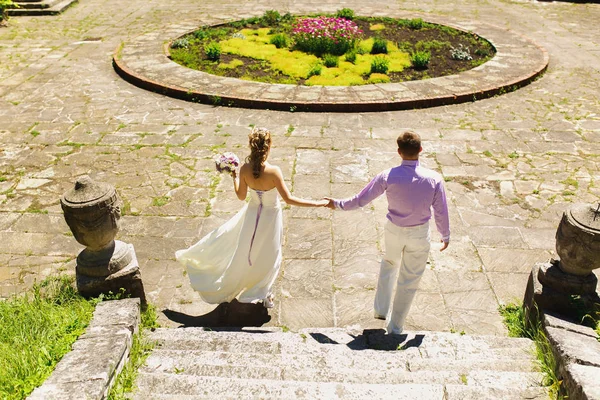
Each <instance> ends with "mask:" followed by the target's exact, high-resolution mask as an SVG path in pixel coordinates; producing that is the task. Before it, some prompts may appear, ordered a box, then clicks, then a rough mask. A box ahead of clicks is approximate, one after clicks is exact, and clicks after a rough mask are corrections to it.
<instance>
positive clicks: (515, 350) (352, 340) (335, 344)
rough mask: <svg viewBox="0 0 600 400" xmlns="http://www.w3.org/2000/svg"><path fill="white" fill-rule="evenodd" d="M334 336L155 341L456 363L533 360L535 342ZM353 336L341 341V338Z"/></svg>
mask: <svg viewBox="0 0 600 400" xmlns="http://www.w3.org/2000/svg"><path fill="white" fill-rule="evenodd" d="M334 333H336V334H337V337H335V336H336V335H334V334H333V333H327V334H324V333H315V332H307V331H301V332H299V333H292V332H280V331H268V332H264V333H256V332H252V331H237V332H219V331H204V330H202V329H199V328H184V329H157V330H156V331H155V332H152V333H151V334H150V339H151V340H155V341H157V342H158V344H159V345H160V347H161V348H162V349H170V350H202V351H222V352H230V353H259V354H298V353H303V354H306V353H313V352H322V351H324V349H328V350H326V351H329V352H333V351H337V352H341V353H343V352H346V353H348V354H350V353H355V352H353V351H352V350H361V351H363V352H367V353H369V352H371V353H380V351H378V350H396V349H397V348H398V347H400V348H402V349H403V350H402V352H403V353H408V355H413V354H415V355H420V356H421V357H422V358H434V357H445V358H455V359H469V358H481V355H482V354H485V355H486V357H487V358H514V359H530V358H531V354H532V351H533V342H532V341H531V340H529V339H520V338H505V337H496V336H466V335H465V336H461V335H458V334H451V333H439V332H410V333H407V334H406V335H403V336H401V337H400V338H399V339H398V338H394V337H390V336H388V335H382V334H373V335H348V334H347V333H345V332H344V330H343V329H337V331H334ZM343 335H345V336H347V338H346V339H344V340H342V339H340V336H343Z"/></svg>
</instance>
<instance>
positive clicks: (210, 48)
mask: <svg viewBox="0 0 600 400" xmlns="http://www.w3.org/2000/svg"><path fill="white" fill-rule="evenodd" d="M204 52H205V53H206V58H208V59H209V60H211V61H218V60H219V59H220V58H221V45H220V44H219V43H217V42H210V43H209V44H207V45H206V46H204Z"/></svg>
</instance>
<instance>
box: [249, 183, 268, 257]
mask: <svg viewBox="0 0 600 400" xmlns="http://www.w3.org/2000/svg"><path fill="white" fill-rule="evenodd" d="M255 192H256V194H257V195H258V201H260V203H259V204H258V211H257V212H256V222H255V223H254V232H252V239H250V249H249V250H248V264H250V266H252V260H251V259H250V255H251V254H252V245H253V244H254V237H255V236H256V229H258V221H259V220H260V214H261V212H262V208H263V202H262V196H263V193H264V191H262V190H255Z"/></svg>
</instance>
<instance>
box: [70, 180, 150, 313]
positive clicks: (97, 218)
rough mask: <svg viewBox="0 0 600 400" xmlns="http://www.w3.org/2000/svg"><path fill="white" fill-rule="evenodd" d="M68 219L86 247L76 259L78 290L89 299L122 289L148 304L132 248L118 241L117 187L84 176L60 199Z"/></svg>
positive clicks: (72, 229) (74, 232)
mask: <svg viewBox="0 0 600 400" xmlns="http://www.w3.org/2000/svg"><path fill="white" fill-rule="evenodd" d="M60 203H61V206H62V209H63V212H64V216H65V220H66V221H67V224H68V225H69V228H71V232H73V236H75V239H76V240H77V241H78V242H79V243H80V244H82V245H84V246H86V248H85V249H84V250H82V251H81V253H79V255H78V256H77V265H76V267H75V273H76V280H77V289H78V290H79V293H81V295H83V296H86V297H94V296H98V295H100V294H101V293H104V294H108V292H113V293H115V294H116V293H119V292H120V290H121V288H123V289H125V293H126V294H128V295H130V296H131V297H139V298H140V300H141V303H142V305H145V304H146V296H145V293H144V286H143V284H142V278H141V275H140V268H139V265H138V262H137V258H136V255H135V250H134V249H133V245H131V244H127V243H124V242H121V241H120V240H115V236H116V234H117V232H118V231H119V219H120V218H121V210H120V209H119V203H120V199H119V196H118V195H117V192H116V190H115V188H114V187H113V186H111V185H109V184H107V183H102V182H95V181H93V180H92V179H91V178H90V177H89V176H87V175H84V176H82V177H80V178H78V179H77V182H76V183H75V187H74V188H73V189H72V190H70V191H68V192H67V193H65V194H64V195H63V196H62V198H61V199H60Z"/></svg>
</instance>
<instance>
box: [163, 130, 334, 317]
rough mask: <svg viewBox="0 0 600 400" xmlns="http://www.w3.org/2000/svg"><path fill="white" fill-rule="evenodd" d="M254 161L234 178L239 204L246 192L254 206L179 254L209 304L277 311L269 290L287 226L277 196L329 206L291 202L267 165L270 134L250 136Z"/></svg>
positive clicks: (246, 207)
mask: <svg viewBox="0 0 600 400" xmlns="http://www.w3.org/2000/svg"><path fill="white" fill-rule="evenodd" d="M248 137H249V140H250V156H248V158H246V163H245V164H244V165H242V167H241V168H240V172H239V174H237V173H236V172H235V171H234V172H233V174H232V177H233V188H234V190H235V193H236V195H237V197H238V199H240V200H242V201H243V200H245V199H246V196H247V194H248V192H249V193H250V202H249V203H247V204H246V205H244V207H242V209H241V210H240V211H239V212H238V213H237V214H236V215H235V216H234V217H233V218H231V219H230V220H229V221H227V222H226V223H224V224H223V225H221V226H220V227H218V228H217V229H215V230H214V231H212V232H210V233H209V234H208V235H206V236H205V237H203V238H202V239H200V241H199V242H198V243H196V244H195V245H193V246H192V247H190V248H188V249H186V250H179V251H177V252H176V253H175V256H176V258H177V261H179V262H180V263H182V264H183V265H184V266H185V268H186V269H187V273H188V276H189V278H190V282H191V285H192V287H193V288H194V289H195V290H196V291H198V292H199V293H200V296H201V297H202V299H203V300H204V301H206V302H207V303H211V304H219V303H224V302H230V301H231V300H233V299H234V298H236V297H237V298H238V301H240V302H241V303H257V302H259V301H263V304H264V306H265V307H267V308H271V307H273V298H274V297H273V293H272V292H271V287H272V286H273V283H274V282H275V279H276V278H277V274H278V272H279V267H280V265H281V244H282V236H283V225H282V215H281V207H280V204H279V196H281V198H282V199H283V201H285V202H286V203H287V204H289V205H293V206H300V207H323V206H326V205H327V204H328V201H327V200H318V201H313V200H305V199H300V198H298V197H295V196H292V195H291V194H290V191H289V190H288V188H287V186H286V184H285V182H284V180H283V175H282V173H281V169H279V167H277V166H275V165H271V164H269V163H268V162H267V158H268V156H269V152H270V150H271V134H270V132H269V131H268V130H267V129H265V128H254V129H252V132H251V133H250V135H249V136H248Z"/></svg>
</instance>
